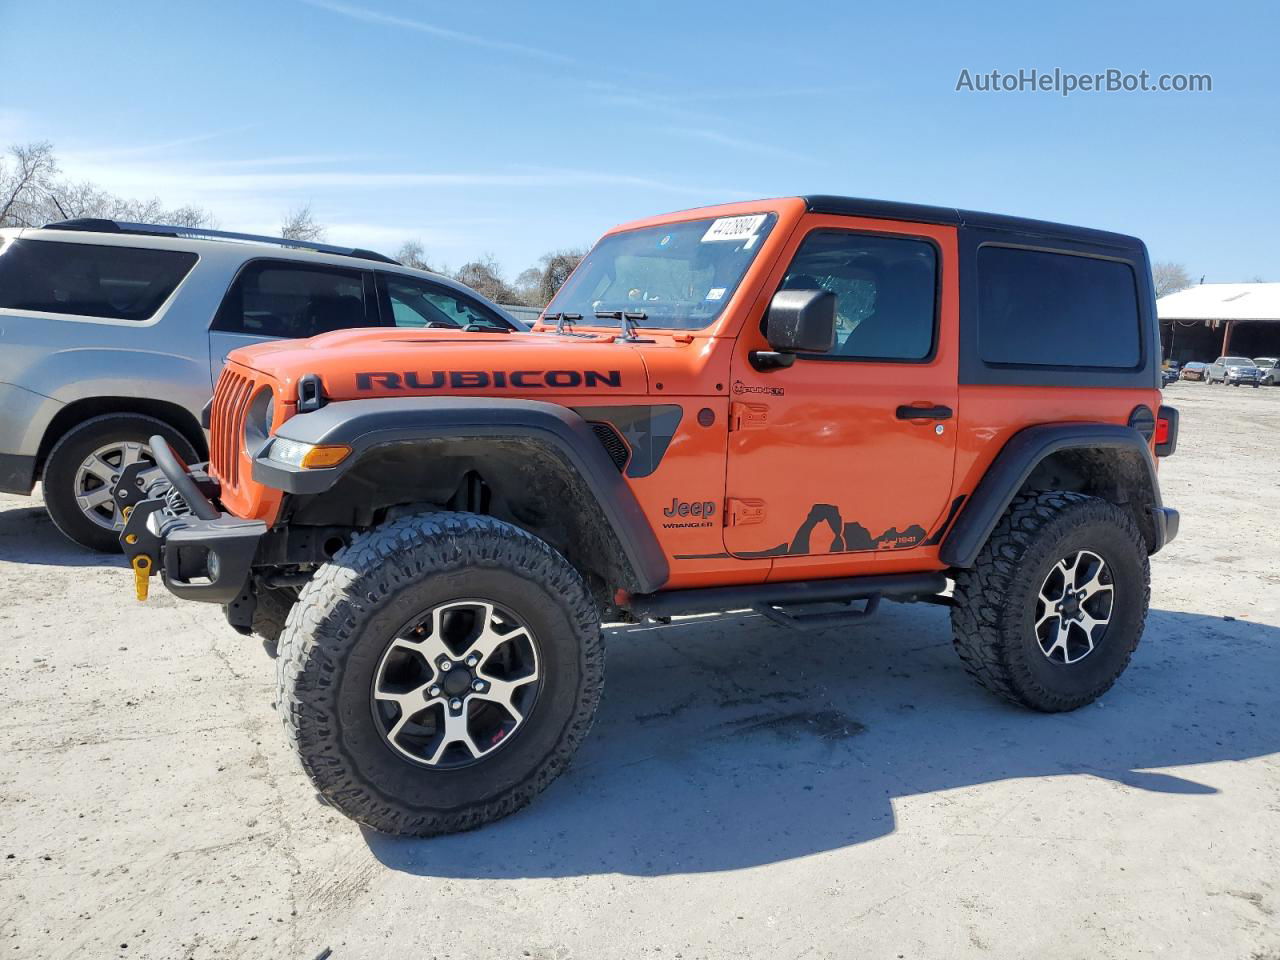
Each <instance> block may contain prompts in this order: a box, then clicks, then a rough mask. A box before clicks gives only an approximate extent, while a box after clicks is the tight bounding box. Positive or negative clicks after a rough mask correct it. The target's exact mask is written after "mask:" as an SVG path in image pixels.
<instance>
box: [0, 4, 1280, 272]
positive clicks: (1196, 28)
mask: <svg viewBox="0 0 1280 960" xmlns="http://www.w3.org/2000/svg"><path fill="white" fill-rule="evenodd" d="M1278 34H1280V12H1278V8H1277V7H1276V5H1274V4H1264V3H1238V4H1226V3H1216V4H1203V3H1201V4H1179V3H1172V2H1161V3H1118V2H1116V0H1110V2H1107V3H1091V2H1076V3H1071V4H1053V5H1049V4H1030V3H1025V2H1019V3H985V4H955V3H937V4H930V3H924V2H918V3H914V4H909V5H908V4H894V3H888V2H884V0H880V2H876V3H854V2H848V3H841V4H836V3H807V2H800V0H793V2H789V3H778V2H776V0H770V2H757V0H738V2H733V3H719V2H702V3H694V2H689V0H685V2H666V0H646V2H635V0H619V2H616V3H607V4H606V3H600V2H598V0H597V2H591V3H588V2H582V3H560V4H556V3H549V2H543V3H538V4H533V3H495V2H484V0H473V2H471V3H468V4H458V3H444V2H433V0H218V2H216V3H215V2H208V3H194V2H185V0H170V2H159V0H156V2H130V0H119V2H112V3H104V2H101V0H91V2H79V0H44V2H39V3H36V2H30V0H22V2H18V0H0V37H3V38H5V39H4V41H3V47H2V49H3V50H4V54H3V60H4V68H5V69H4V80H3V82H2V83H0V144H4V143H11V142H17V141H26V140H37V139H48V140H51V141H53V142H54V144H55V146H56V147H57V149H58V152H59V154H60V155H61V156H62V158H63V165H64V168H65V170H66V172H67V173H68V174H69V175H71V176H73V177H76V178H87V179H93V180H95V181H98V182H100V183H101V184H102V185H103V186H106V187H108V188H109V189H112V190H113V191H116V192H119V193H124V194H127V195H133V196H141V197H149V196H153V195H154V196H159V197H161V198H162V199H163V200H165V201H166V202H167V203H169V204H172V205H178V204H183V203H196V204H199V205H201V206H204V207H207V208H209V209H210V210H212V211H213V212H214V213H215V215H216V216H217V217H218V219H219V221H220V225H222V226H223V227H224V228H226V229H243V230H254V231H274V228H275V227H276V226H277V225H278V223H279V220H280V215H281V213H282V212H283V211H284V210H286V209H288V208H291V207H294V206H297V205H299V204H301V203H308V202H309V203H310V204H311V205H312V208H313V210H314V212H315V214H316V216H317V217H318V219H320V220H321V221H322V222H324V223H326V224H328V225H329V234H330V239H331V240H333V241H335V242H349V243H353V244H360V245H364V246H372V247H375V248H379V249H385V250H388V251H394V249H395V248H396V247H398V246H399V244H400V243H401V242H402V241H403V240H406V239H410V238H419V239H421V240H422V242H423V243H424V245H425V246H426V248H427V251H428V254H429V256H430V257H432V258H433V259H434V260H435V261H437V262H444V263H447V264H450V265H452V266H455V267H456V266H458V265H460V264H461V263H462V262H464V261H465V260H467V259H468V258H470V257H472V256H475V255H477V254H480V253H482V252H491V253H493V254H495V255H496V256H497V257H498V259H499V260H500V261H501V262H502V264H503V265H504V266H505V267H506V270H507V272H508V274H510V275H514V274H516V273H518V272H519V271H520V270H521V269H523V268H524V267H526V266H528V265H530V264H531V263H532V262H533V261H534V260H536V258H537V257H538V256H539V255H540V254H541V253H543V252H544V251H546V250H548V249H552V248H556V247H563V246H570V245H582V244H589V243H590V242H591V241H593V240H594V239H595V238H596V237H597V236H598V235H599V234H600V232H601V231H602V230H604V229H605V228H606V227H608V226H609V225H611V224H613V223H617V222H619V221H623V220H628V219H632V218H635V217H639V216H644V215H648V214H652V213H658V212H663V211H667V210H674V209H681V208H686V207H690V206H696V205H700V204H703V203H713V202H719V201H726V200H738V199H747V198H751V197H760V196H780V195H787V194H795V193H805V192H820V193H847V194H852V195H856V196H867V197H878V198H884V199H893V200H912V201H918V202H925V203H940V204H950V205H956V206H964V207H971V208H975V209H981V210H993V211H996V212H1001V213H1014V214H1021V215H1028V216H1036V217H1043V218H1046V219H1055V220H1064V221H1067V222H1074V223H1082V224H1085V225H1089V226H1096V227H1103V228H1109V229H1116V230H1121V231H1124V232H1130V233H1136V234H1138V235H1139V236H1141V237H1143V238H1144V239H1145V240H1146V241H1147V243H1148V245H1149V246H1150V248H1151V250H1152V254H1153V256H1154V257H1155V258H1156V259H1170V260H1177V261H1181V262H1183V263H1185V264H1186V266H1187V267H1188V269H1189V270H1190V271H1191V273H1192V274H1193V275H1194V276H1196V277H1199V276H1200V275H1201V274H1205V275H1206V277H1207V279H1208V280H1210V281H1214V280H1221V281H1231V280H1247V279H1252V278H1253V277H1255V276H1261V277H1263V278H1264V279H1270V280H1280V245H1277V243H1276V241H1275V237H1276V234H1277V224H1278V223H1280V185H1278V184H1277V180H1278V178H1280V122H1278V121H1277V116H1278V115H1280V110H1277V92H1278V90H1277V87H1278V86H1280V84H1278V83H1277V78H1276V71H1277V58H1276V55H1275V43H1276V39H1275V38H1276V36H1277V35H1278ZM1032 67H1035V68H1040V69H1042V70H1045V69H1047V70H1052V69H1053V68H1054V67H1060V68H1062V69H1063V70H1067V71H1073V72H1078V73H1088V72H1094V71H1100V70H1104V69H1106V68H1108V67H1116V68H1119V69H1122V70H1125V71H1133V72H1137V71H1139V70H1143V69H1146V70H1149V71H1151V72H1152V73H1153V74H1158V73H1162V72H1170V73H1175V72H1182V73H1209V74H1211V75H1212V77H1213V92H1212V93H1201V94H1178V93H1109V94H1096V93H1095V94H1085V93H1077V94H1075V95H1073V96H1071V97H1067V98H1063V97H1061V96H1058V95H1056V94H1051V93H1034V94H1033V93H1004V94H979V93H957V92H956V91H955V85H956V81H957V78H958V76H959V74H960V71H961V69H962V68H968V69H969V70H971V71H972V72H974V73H977V72H983V71H990V70H992V69H998V70H1001V71H1005V72H1014V71H1017V70H1018V69H1019V68H1032Z"/></svg>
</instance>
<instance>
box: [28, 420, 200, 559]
mask: <svg viewBox="0 0 1280 960" xmlns="http://www.w3.org/2000/svg"><path fill="white" fill-rule="evenodd" d="M156 434H159V435H160V436H162V437H164V438H165V440H167V441H168V442H169V445H170V446H171V447H172V448H173V450H174V452H175V453H177V454H178V456H179V457H181V458H182V459H183V460H184V461H186V462H187V463H194V462H195V461H196V459H197V455H196V451H195V448H193V447H192V445H191V441H189V440H188V439H187V438H186V437H184V436H183V435H182V434H181V433H179V432H178V431H177V430H176V429H174V428H173V427H171V426H169V424H167V423H165V422H164V421H163V420H157V419H156V418H155V417H148V416H145V415H144V414H137V413H108V414H104V415H103V416H100V417H94V418H93V419H91V420H86V421H85V422H84V423H82V424H80V425H79V426H77V427H74V428H73V429H71V430H70V431H68V432H67V433H66V434H65V435H64V436H63V437H62V439H60V440H59V441H58V442H57V443H56V444H54V447H53V449H52V450H51V451H50V452H49V459H48V460H47V461H45V467H44V475H43V477H42V478H41V479H42V482H43V489H44V502H45V507H46V508H47V509H48V511H49V516H50V517H51V518H52V519H53V522H54V525H55V526H56V527H57V528H58V529H59V530H61V531H62V532H63V533H64V534H65V535H66V536H67V537H69V538H70V539H72V540H74V541H75V542H76V543H78V544H80V545H81V546H85V547H88V548H90V549H91V550H100V551H102V552H104V553H119V551H120V541H119V536H120V531H121V530H123V529H124V518H123V517H122V516H121V515H120V511H119V510H118V509H117V508H116V505H115V502H114V500H113V499H112V496H111V490H112V487H114V486H115V483H116V480H118V479H119V477H120V474H121V472H122V471H123V470H124V468H125V467H128V466H131V465H132V464H135V463H138V462H144V463H154V462H155V459H154V458H153V457H152V454H151V445H150V440H151V437H153V436H154V435H156Z"/></svg>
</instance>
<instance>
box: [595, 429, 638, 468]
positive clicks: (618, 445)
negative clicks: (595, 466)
mask: <svg viewBox="0 0 1280 960" xmlns="http://www.w3.org/2000/svg"><path fill="white" fill-rule="evenodd" d="M591 429H592V430H594V431H595V434H596V439H597V440H599V441H600V445H601V446H602V447H604V452H605V453H607V454H608V455H609V459H610V460H612V461H613V465H614V466H615V467H617V468H618V470H619V471H621V470H622V468H623V467H625V466H626V465H627V458H628V457H630V456H631V448H630V447H628V446H627V441H625V440H623V439H622V437H620V436H618V431H617V430H616V429H615V428H614V426H613V424H611V423H603V422H601V421H599V420H593V421H592V422H591Z"/></svg>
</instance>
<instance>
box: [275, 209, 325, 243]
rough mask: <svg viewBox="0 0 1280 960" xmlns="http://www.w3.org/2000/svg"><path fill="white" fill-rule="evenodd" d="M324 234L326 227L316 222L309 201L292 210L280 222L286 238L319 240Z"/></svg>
mask: <svg viewBox="0 0 1280 960" xmlns="http://www.w3.org/2000/svg"><path fill="white" fill-rule="evenodd" d="M324 235H325V228H324V227H322V226H321V225H320V224H319V223H317V222H316V218H315V217H314V216H313V215H312V213H311V204H309V203H307V204H303V205H302V206H300V207H295V208H294V209H292V210H290V211H289V212H288V213H286V214H285V215H284V219H283V220H282V221H281V222H280V236H282V237H284V238H285V239H286V240H308V241H319V240H323V239H324Z"/></svg>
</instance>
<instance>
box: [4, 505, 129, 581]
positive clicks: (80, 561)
mask: <svg viewBox="0 0 1280 960" xmlns="http://www.w3.org/2000/svg"><path fill="white" fill-rule="evenodd" d="M0 561H8V562H9V563H35V564H42V565H44V566H51V567H124V566H125V565H126V564H125V562H124V558H123V557H121V556H115V555H109V554H105V553H97V552H95V551H93V550H88V549H86V548H85V547H82V546H80V545H79V544H78V543H72V542H71V541H70V540H68V539H67V538H66V537H64V536H63V535H62V534H61V533H60V532H59V531H58V528H57V527H55V526H54V525H53V521H52V520H50V519H49V514H48V513H47V512H46V511H45V509H44V506H43V505H41V504H40V503H39V501H32V500H24V501H12V500H7V501H0Z"/></svg>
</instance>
